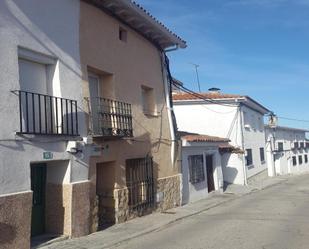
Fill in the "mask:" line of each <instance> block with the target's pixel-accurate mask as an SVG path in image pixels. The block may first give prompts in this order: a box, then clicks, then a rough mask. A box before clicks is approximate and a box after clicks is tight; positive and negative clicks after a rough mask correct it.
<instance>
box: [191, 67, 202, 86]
mask: <svg viewBox="0 0 309 249" xmlns="http://www.w3.org/2000/svg"><path fill="white" fill-rule="evenodd" d="M190 64H192V65H193V66H194V67H195V73H196V80H197V85H198V90H199V92H201V85H200V78H199V75H198V67H199V66H200V65H198V64H194V63H190Z"/></svg>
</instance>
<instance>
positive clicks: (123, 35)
mask: <svg viewBox="0 0 309 249" xmlns="http://www.w3.org/2000/svg"><path fill="white" fill-rule="evenodd" d="M127 39H128V31H126V30H125V29H124V28H121V27H120V28H119V40H120V41H123V42H126V41H127Z"/></svg>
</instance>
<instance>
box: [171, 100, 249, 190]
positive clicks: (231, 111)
mask: <svg viewBox="0 0 309 249" xmlns="http://www.w3.org/2000/svg"><path fill="white" fill-rule="evenodd" d="M174 110H175V115H176V119H177V126H178V129H179V130H181V131H188V132H194V133H199V134H206V135H212V136H219V137H223V138H229V139H230V140H231V142H230V143H231V144H232V145H234V146H236V147H239V148H242V144H243V142H242V141H243V140H242V131H241V124H242V117H241V112H240V111H239V107H238V106H237V105H235V106H223V105H214V104H201V103H193V102H186V103H179V102H174ZM193 120H194V122H193ZM222 170H223V175H224V181H226V182H229V183H235V184H244V183H245V180H244V177H245V174H244V155H243V154H239V155H236V154H235V155H234V154H232V155H227V154H225V155H223V157H222Z"/></svg>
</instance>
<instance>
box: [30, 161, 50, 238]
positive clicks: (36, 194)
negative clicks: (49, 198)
mask: <svg viewBox="0 0 309 249" xmlns="http://www.w3.org/2000/svg"><path fill="white" fill-rule="evenodd" d="M31 190H32V191H33V197H32V216H31V236H37V235H41V234H43V233H44V232H45V192H46V164H35V165H31Z"/></svg>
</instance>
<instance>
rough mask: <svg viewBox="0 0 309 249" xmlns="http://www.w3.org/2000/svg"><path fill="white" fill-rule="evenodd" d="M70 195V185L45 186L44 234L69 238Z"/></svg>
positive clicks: (50, 184)
mask: <svg viewBox="0 0 309 249" xmlns="http://www.w3.org/2000/svg"><path fill="white" fill-rule="evenodd" d="M71 193H72V188H71V185H62V184H53V183H47V184H46V200H45V232H46V233H50V234H59V235H62V234H64V235H68V236H71V202H72V198H71Z"/></svg>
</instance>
